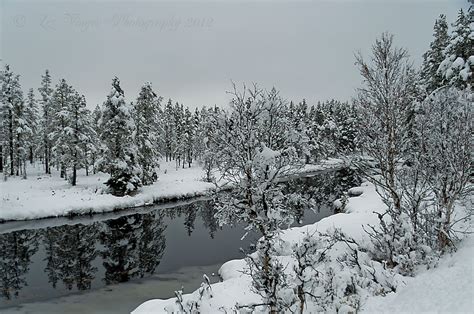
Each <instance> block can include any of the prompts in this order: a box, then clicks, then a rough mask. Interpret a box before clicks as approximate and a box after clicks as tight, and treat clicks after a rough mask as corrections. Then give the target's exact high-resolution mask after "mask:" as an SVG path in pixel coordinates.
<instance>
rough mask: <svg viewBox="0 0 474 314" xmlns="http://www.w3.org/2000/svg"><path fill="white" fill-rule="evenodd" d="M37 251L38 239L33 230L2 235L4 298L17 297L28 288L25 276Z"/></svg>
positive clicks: (0, 256) (0, 271)
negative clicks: (24, 288)
mask: <svg viewBox="0 0 474 314" xmlns="http://www.w3.org/2000/svg"><path fill="white" fill-rule="evenodd" d="M37 250H38V239H37V236H36V232H35V231H33V230H23V231H14V232H10V233H6V234H0V252H1V253H0V276H1V280H0V289H1V295H2V296H3V297H4V298H6V299H8V300H9V299H11V298H12V297H17V296H18V295H19V292H20V290H21V289H23V287H25V286H27V282H26V278H25V275H26V274H27V273H28V271H29V264H30V260H31V257H32V256H33V255H34V254H35V253H36V251H37Z"/></svg>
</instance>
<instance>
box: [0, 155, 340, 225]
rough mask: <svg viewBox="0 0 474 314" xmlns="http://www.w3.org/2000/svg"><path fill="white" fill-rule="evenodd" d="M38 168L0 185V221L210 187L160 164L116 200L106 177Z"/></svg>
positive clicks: (198, 175) (183, 195) (102, 208)
mask: <svg viewBox="0 0 474 314" xmlns="http://www.w3.org/2000/svg"><path fill="white" fill-rule="evenodd" d="M343 166H344V162H343V161H342V160H341V159H328V160H324V161H322V162H321V163H320V164H318V165H306V166H305V167H304V168H303V169H299V170H298V173H315V172H318V171H322V170H327V169H336V168H341V167H343ZM43 171H44V170H43V168H42V167H41V166H36V167H34V166H30V168H29V169H28V179H26V180H23V179H21V178H18V177H11V178H8V181H6V182H5V181H0V222H1V221H7V220H27V219H38V218H47V217H58V216H68V215H84V214H92V213H102V212H107V211H114V210H120V209H126V208H134V207H139V206H145V205H151V204H153V203H159V202H166V201H172V200H181V199H187V198H193V197H197V196H203V195H206V194H207V193H208V192H209V191H210V190H212V189H214V188H215V186H214V184H211V183H208V182H204V181H202V179H203V178H204V172H203V170H202V169H201V167H199V166H197V165H194V166H193V167H191V168H185V169H183V168H178V169H176V166H175V162H173V161H171V162H162V164H161V168H160V173H159V174H158V176H159V180H158V182H155V183H154V184H153V185H150V186H144V187H142V188H140V189H139V190H138V192H137V193H136V194H134V195H133V196H124V197H117V196H113V195H110V194H107V193H105V185H104V184H103V182H105V181H106V180H107V179H108V175H106V174H104V173H98V174H94V175H90V176H86V175H85V172H84V170H83V169H82V170H81V171H79V173H78V179H77V186H71V185H70V184H69V183H68V182H66V181H65V180H63V179H61V178H59V174H58V173H53V174H52V175H51V176H50V175H45V174H44V173H43Z"/></svg>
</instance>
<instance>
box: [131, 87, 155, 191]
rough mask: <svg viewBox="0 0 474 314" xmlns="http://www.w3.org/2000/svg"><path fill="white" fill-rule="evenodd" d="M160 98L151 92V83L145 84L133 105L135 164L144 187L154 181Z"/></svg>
mask: <svg viewBox="0 0 474 314" xmlns="http://www.w3.org/2000/svg"><path fill="white" fill-rule="evenodd" d="M160 102H161V97H158V96H157V95H156V93H155V92H154V91H153V89H152V86H151V83H145V85H143V86H142V88H141V90H140V94H139V95H138V98H137V102H136V104H135V108H134V112H133V119H134V121H135V143H136V144H137V163H138V164H139V165H140V167H141V169H142V174H141V181H142V183H143V184H144V185H148V184H152V183H153V181H155V180H156V171H155V167H156V166H157V165H158V161H159V160H158V159H159V157H160V153H159V150H158V149H159V146H158V144H159V134H158V132H159V131H158V130H159V118H160V117H159V115H158V114H159V106H160Z"/></svg>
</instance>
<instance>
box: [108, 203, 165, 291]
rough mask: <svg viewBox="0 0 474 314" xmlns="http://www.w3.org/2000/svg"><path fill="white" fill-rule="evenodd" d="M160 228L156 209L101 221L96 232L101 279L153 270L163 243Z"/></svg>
mask: <svg viewBox="0 0 474 314" xmlns="http://www.w3.org/2000/svg"><path fill="white" fill-rule="evenodd" d="M164 230H165V227H164V226H163V215H162V214H161V213H160V212H159V211H158V212H153V213H148V214H134V215H129V216H123V217H120V218H118V219H113V220H107V221H105V222H104V228H103V231H102V232H101V235H100V241H101V244H102V245H103V246H104V250H103V252H102V258H103V265H104V268H105V277H104V281H105V283H106V284H111V283H118V282H125V281H129V280H130V279H132V278H134V277H137V276H140V277H143V276H144V275H145V274H146V273H153V272H154V270H155V268H156V267H157V266H158V265H159V263H160V261H161V257H162V255H163V252H164V250H165V247H166V244H165V236H164Z"/></svg>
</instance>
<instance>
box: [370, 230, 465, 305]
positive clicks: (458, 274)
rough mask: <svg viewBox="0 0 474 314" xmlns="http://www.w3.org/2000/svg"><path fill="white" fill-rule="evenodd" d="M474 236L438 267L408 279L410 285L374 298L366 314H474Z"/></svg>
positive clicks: (407, 283)
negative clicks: (423, 313) (427, 313)
mask: <svg viewBox="0 0 474 314" xmlns="http://www.w3.org/2000/svg"><path fill="white" fill-rule="evenodd" d="M473 267H474V236H469V237H468V238H466V239H464V241H463V242H462V243H461V247H460V248H459V250H458V251H457V252H456V253H454V254H453V255H452V256H447V257H445V258H444V259H442V260H441V261H440V264H439V265H438V267H437V268H434V269H431V270H427V271H425V272H423V273H420V274H419V275H418V276H416V277H415V278H406V279H405V281H406V286H405V287H402V288H400V289H399V291H398V292H397V293H393V294H390V295H388V296H386V297H373V298H370V299H368V300H367V303H366V304H364V305H363V311H362V312H364V313H422V312H425V313H426V312H429V313H473V311H474V284H473V282H474V275H473Z"/></svg>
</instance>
